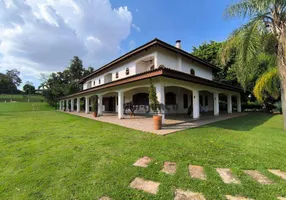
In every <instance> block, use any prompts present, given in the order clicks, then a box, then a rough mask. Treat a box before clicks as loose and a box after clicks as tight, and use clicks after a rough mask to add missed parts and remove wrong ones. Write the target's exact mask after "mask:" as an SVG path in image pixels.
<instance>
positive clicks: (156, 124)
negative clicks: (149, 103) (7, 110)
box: [153, 115, 162, 130]
mask: <svg viewBox="0 0 286 200" xmlns="http://www.w3.org/2000/svg"><path fill="white" fill-rule="evenodd" d="M153 123H154V129H155V130H160V129H161V128H162V116H158V115H153Z"/></svg>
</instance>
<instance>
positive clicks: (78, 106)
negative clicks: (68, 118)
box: [76, 98, 80, 113]
mask: <svg viewBox="0 0 286 200" xmlns="http://www.w3.org/2000/svg"><path fill="white" fill-rule="evenodd" d="M76 112H78V113H79V112H80V98H77V99H76Z"/></svg>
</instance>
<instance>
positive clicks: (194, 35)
mask: <svg viewBox="0 0 286 200" xmlns="http://www.w3.org/2000/svg"><path fill="white" fill-rule="evenodd" d="M230 3H231V0H218V1H214V0H200V1H198V0H176V1H175V0H169V1H166V0H153V1H151V0H92V1H88V0H37V1H35V0H26V1H23V0H0V13H1V15H0V27H1V32H0V72H5V71H6V70H7V69H15V68H16V69H18V70H19V71H20V72H21V78H22V80H23V83H25V82H26V81H31V82H33V83H34V85H35V86H38V85H39V84H40V77H41V75H40V74H42V73H43V74H46V75H48V74H50V73H52V72H57V71H62V70H64V69H65V68H66V66H68V65H69V61H70V59H72V58H73V56H79V57H80V58H81V59H82V60H83V63H84V66H85V67H88V66H90V65H91V66H92V67H94V68H95V69H97V68H99V67H101V66H102V65H104V64H106V63H108V62H110V61H112V60H113V59H115V58H116V57H118V56H120V55H122V54H124V53H127V52H128V51H130V50H132V49H133V48H135V47H138V46H141V45H143V44H144V43H146V42H148V41H150V40H152V39H154V38H159V39H161V40H164V41H165V42H167V43H170V44H175V41H176V40H178V39H180V40H181V41H182V48H183V49H184V50H186V51H188V52H191V51H192V48H193V46H198V45H200V44H202V43H203V42H209V41H210V40H214V41H223V40H225V39H226V38H227V37H228V36H229V34H230V33H231V32H232V31H233V30H235V29H236V28H238V27H239V26H241V25H242V24H243V21H242V20H238V19H231V20H227V19H225V18H224V17H223V13H224V10H225V8H226V7H227V5H229V4H230ZM22 86H23V84H22V85H21V87H22Z"/></svg>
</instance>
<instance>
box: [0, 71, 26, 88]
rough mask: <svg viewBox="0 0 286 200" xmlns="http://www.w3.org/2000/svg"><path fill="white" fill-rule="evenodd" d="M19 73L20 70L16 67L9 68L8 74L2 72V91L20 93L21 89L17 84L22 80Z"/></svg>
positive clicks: (0, 80) (0, 74)
mask: <svg viewBox="0 0 286 200" xmlns="http://www.w3.org/2000/svg"><path fill="white" fill-rule="evenodd" d="M19 75H20V72H19V71H18V70H16V69H13V70H7V71H6V74H3V73H0V93H6V94H14V93H20V91H19V90H18V89H17V86H19V85H20V84H21V82H22V80H21V78H20V77H19Z"/></svg>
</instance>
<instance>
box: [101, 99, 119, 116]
mask: <svg viewBox="0 0 286 200" xmlns="http://www.w3.org/2000/svg"><path fill="white" fill-rule="evenodd" d="M103 105H104V107H105V111H106V112H115V111H116V97H104V98H103Z"/></svg>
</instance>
